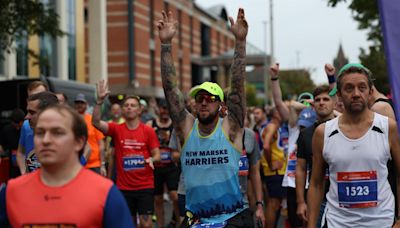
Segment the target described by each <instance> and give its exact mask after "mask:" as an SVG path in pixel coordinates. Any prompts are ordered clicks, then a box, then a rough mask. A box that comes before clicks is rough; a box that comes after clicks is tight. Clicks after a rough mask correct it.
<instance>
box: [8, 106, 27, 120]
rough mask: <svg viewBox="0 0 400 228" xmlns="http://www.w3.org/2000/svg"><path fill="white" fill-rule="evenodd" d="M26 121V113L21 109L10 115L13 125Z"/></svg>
mask: <svg viewBox="0 0 400 228" xmlns="http://www.w3.org/2000/svg"><path fill="white" fill-rule="evenodd" d="M24 119H25V113H24V111H22V110H21V109H19V108H16V109H14V110H13V111H12V113H11V115H10V120H11V121H12V122H13V123H19V122H22V121H24Z"/></svg>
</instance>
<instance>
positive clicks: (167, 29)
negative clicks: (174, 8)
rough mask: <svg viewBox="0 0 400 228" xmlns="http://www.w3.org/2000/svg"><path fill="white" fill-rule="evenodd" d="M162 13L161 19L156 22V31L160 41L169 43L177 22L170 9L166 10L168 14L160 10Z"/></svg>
mask: <svg viewBox="0 0 400 228" xmlns="http://www.w3.org/2000/svg"><path fill="white" fill-rule="evenodd" d="M162 15H163V19H161V20H158V22H157V28H158V33H159V37H160V41H161V43H163V44H169V43H171V41H172V38H173V37H174V35H175V33H176V25H177V24H178V22H177V21H176V20H175V19H174V17H173V16H172V13H171V11H169V12H168V15H167V13H166V12H165V11H162Z"/></svg>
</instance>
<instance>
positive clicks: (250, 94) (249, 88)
mask: <svg viewBox="0 0 400 228" xmlns="http://www.w3.org/2000/svg"><path fill="white" fill-rule="evenodd" d="M246 102H247V106H258V105H261V104H262V100H260V99H257V89H256V86H255V85H252V84H249V83H246Z"/></svg>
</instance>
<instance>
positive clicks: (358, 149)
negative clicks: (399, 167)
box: [322, 113, 394, 227]
mask: <svg viewBox="0 0 400 228" xmlns="http://www.w3.org/2000/svg"><path fill="white" fill-rule="evenodd" d="M338 120H339V117H337V118H335V119H333V120H330V121H328V122H326V125H325V134H324V148H323V152H322V153H323V154H322V155H323V157H324V159H325V161H326V163H327V164H328V165H329V180H330V188H329V192H328V193H327V200H328V203H327V207H326V210H325V211H326V220H327V222H328V227H391V226H392V223H393V218H394V198H393V193H392V191H391V189H390V186H389V183H388V180H387V175H388V170H387V167H386V163H387V161H388V160H389V159H391V155H390V147H389V123H388V118H387V117H385V116H382V115H380V114H378V113H375V116H374V121H373V124H372V126H371V127H370V128H369V130H368V131H367V133H366V134H364V135H363V136H362V137H360V138H358V139H349V138H347V137H346V136H345V135H344V134H343V133H342V132H341V131H340V129H339V126H338Z"/></svg>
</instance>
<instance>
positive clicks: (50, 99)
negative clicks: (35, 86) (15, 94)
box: [28, 91, 58, 110]
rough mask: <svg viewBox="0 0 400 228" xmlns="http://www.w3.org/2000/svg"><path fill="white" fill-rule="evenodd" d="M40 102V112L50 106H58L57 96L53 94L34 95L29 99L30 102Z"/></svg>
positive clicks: (41, 93)
mask: <svg viewBox="0 0 400 228" xmlns="http://www.w3.org/2000/svg"><path fill="white" fill-rule="evenodd" d="M35 100H39V106H38V108H39V110H43V109H45V108H46V107H48V106H51V105H55V104H58V98H57V96H56V95H55V94H54V93H52V92H47V91H45V92H40V93H35V94H32V95H30V96H29V97H28V101H35Z"/></svg>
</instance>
